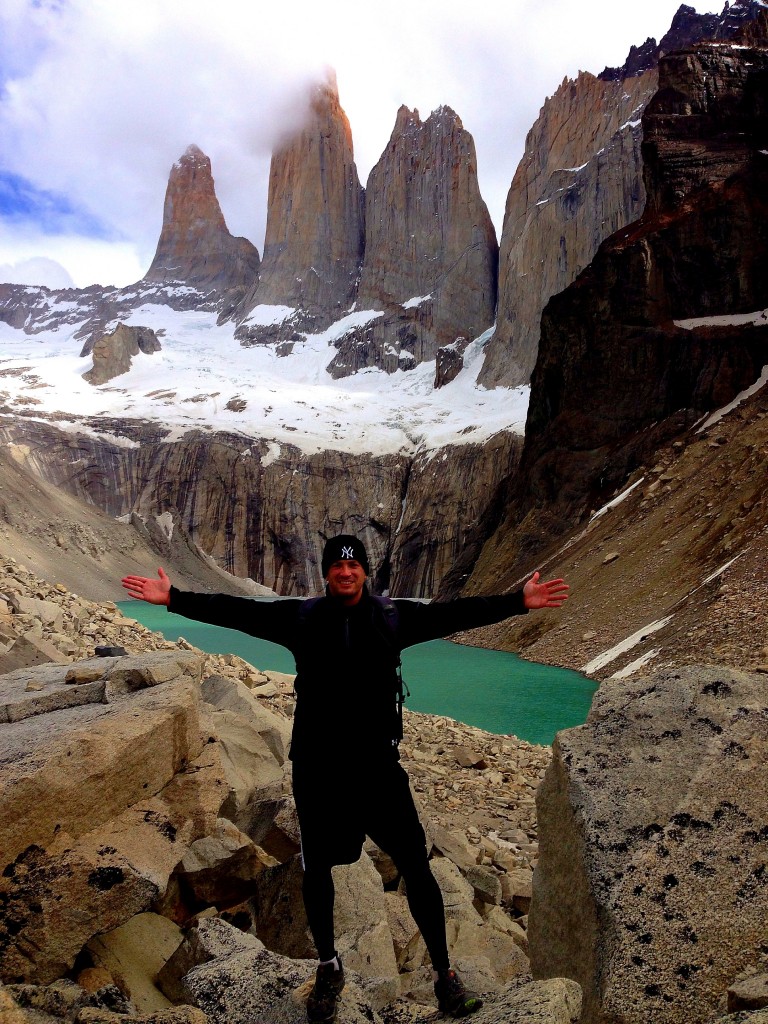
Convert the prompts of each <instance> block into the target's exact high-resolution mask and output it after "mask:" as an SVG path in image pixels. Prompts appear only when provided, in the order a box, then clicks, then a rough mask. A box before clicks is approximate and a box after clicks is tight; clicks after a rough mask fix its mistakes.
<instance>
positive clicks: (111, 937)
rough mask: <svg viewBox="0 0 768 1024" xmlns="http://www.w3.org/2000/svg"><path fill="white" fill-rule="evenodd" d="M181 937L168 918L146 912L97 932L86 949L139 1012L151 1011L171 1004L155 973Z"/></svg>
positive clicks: (179, 941)
mask: <svg viewBox="0 0 768 1024" xmlns="http://www.w3.org/2000/svg"><path fill="white" fill-rule="evenodd" d="M181 939H182V936H181V929H180V928H179V927H178V926H177V925H175V924H174V923H173V922H172V921H169V920H168V918H166V917H160V916H159V915H158V914H151V913H145V914H137V915H136V916H135V917H132V918H130V920H128V921H126V922H125V924H123V925H120V927H119V928H114V929H113V930H112V931H111V932H105V933H104V934H102V935H97V936H95V938H93V939H91V940H90V942H88V944H87V945H86V949H87V951H88V953H89V954H90V956H91V959H92V960H93V962H94V964H95V965H97V966H99V967H102V968H103V969H104V970H105V971H108V972H109V974H110V975H111V976H112V978H114V981H115V984H116V985H117V986H118V988H119V989H120V991H121V992H123V993H124V994H125V995H126V996H127V997H128V998H129V999H130V1001H131V1002H132V1003H133V1005H134V1006H135V1007H136V1009H137V1010H138V1011H139V1013H152V1012H154V1011H156V1010H164V1009H167V1008H168V1007H169V1006H170V1005H171V1004H170V1002H169V1000H168V999H167V998H166V996H164V995H163V993H162V992H161V991H160V989H159V988H158V987H157V986H156V984H155V977H156V975H157V972H158V971H159V970H160V969H161V967H162V966H163V964H164V963H165V962H166V960H168V959H169V958H170V957H171V955H172V954H173V953H174V952H175V951H176V949H177V948H178V947H179V945H180V944H181Z"/></svg>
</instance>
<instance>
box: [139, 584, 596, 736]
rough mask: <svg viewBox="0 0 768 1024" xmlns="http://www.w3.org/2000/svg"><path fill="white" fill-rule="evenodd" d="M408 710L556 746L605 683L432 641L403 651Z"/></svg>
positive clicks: (188, 632)
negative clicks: (562, 732) (560, 735)
mask: <svg viewBox="0 0 768 1024" xmlns="http://www.w3.org/2000/svg"><path fill="white" fill-rule="evenodd" d="M119 607H120V608H121V610H122V611H123V613H124V614H125V615H128V616H129V617H130V618H133V619H136V620H137V621H138V622H140V623H141V624H142V625H144V626H147V627H148V628H149V629H152V630H157V631H158V632H160V633H162V634H163V636H165V637H166V639H168V640H178V638H179V637H184V639H185V640H187V641H188V642H189V643H191V644H193V645H194V646H195V647H199V648H200V649H201V650H203V651H208V652H209V653H210V654H237V655H239V657H241V658H244V659H245V660H246V661H248V662H250V663H251V664H252V665H255V666H256V667H257V668H260V669H274V670H275V671H278V672H295V666H294V663H293V658H292V656H291V654H290V653H289V652H288V651H287V650H286V649H285V648H284V647H279V646H278V645H277V644H271V643H269V642H268V641H266V640H258V639H256V638H255V637H252V636H247V635H246V634H245V633H239V632H237V630H234V629H223V628H222V627H220V626H209V625H207V624H205V623H202V622H195V621H194V620H193V619H185V618H182V617H181V616H179V615H170V614H169V613H168V612H167V611H166V610H165V608H164V607H158V606H157V605H150V604H145V603H144V602H143V601H121V602H120V605H119ZM403 678H404V679H405V682H406V683H407V685H408V688H409V690H410V691H411V695H410V697H408V699H407V700H406V708H410V709H411V710H412V711H425V712H429V713H430V714H433V715H447V716H448V717H450V718H455V719H457V720H458V721H460V722H466V723H467V725H474V726H477V727H478V728H480V729H486V730H487V731H488V732H495V733H499V734H502V735H508V734H510V733H511V734H513V735H515V736H517V737H519V738H520V739H523V740H527V741H528V742H529V743H543V744H550V743H551V742H552V740H553V739H554V737H555V733H556V732H558V731H559V730H560V729H568V728H570V727H571V726H574V725H581V724H582V723H583V722H584V720H585V718H586V717H587V712H588V711H589V708H590V705H591V703H592V696H593V694H594V692H595V690H596V689H597V685H596V684H595V683H594V682H593V681H592V680H591V679H587V678H586V677H585V676H582V675H580V673H578V672H571V671H569V670H567V669H560V668H552V667H551V666H549V665H540V664H538V663H537V662H533V661H525V660H524V659H523V658H518V657H517V655H515V654H507V653H505V652H503V651H487V650H485V649H484V648H481V647H465V646H463V645H461V644H454V643H451V642H450V641H449V640H432V641H430V642H429V643H426V644H418V645H417V646H416V647H410V648H409V649H408V650H406V651H404V652H403Z"/></svg>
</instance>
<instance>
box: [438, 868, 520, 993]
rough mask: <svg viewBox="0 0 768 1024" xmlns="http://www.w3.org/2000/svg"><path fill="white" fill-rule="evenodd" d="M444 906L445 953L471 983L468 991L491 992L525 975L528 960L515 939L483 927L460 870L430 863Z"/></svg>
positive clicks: (472, 891)
mask: <svg viewBox="0 0 768 1024" xmlns="http://www.w3.org/2000/svg"><path fill="white" fill-rule="evenodd" d="M432 870H433V873H434V875H435V878H437V881H438V885H439V886H440V889H441V891H442V894H443V902H444V904H445V919H446V932H447V936H448V949H449V952H450V954H451V960H452V962H453V961H455V963H456V965H457V966H458V967H459V968H460V970H461V971H462V975H463V974H465V973H468V974H469V975H470V977H471V978H472V979H473V980H471V981H469V980H467V979H465V980H467V984H468V987H471V988H475V989H478V990H481V989H482V990H483V991H494V990H496V989H498V987H499V985H500V984H503V983H505V982H507V981H509V980H510V979H511V978H514V977H516V976H518V975H521V974H527V973H528V958H527V957H526V955H525V954H524V953H523V951H522V950H521V949H520V947H519V946H518V945H517V943H516V942H515V940H514V938H513V937H512V936H511V935H509V934H506V933H505V932H502V931H499V930H497V929H496V928H493V927H492V926H490V925H487V924H485V923H484V921H483V918H482V917H481V916H480V914H479V913H478V912H477V911H476V910H475V908H474V906H473V900H474V895H475V893H474V890H473V888H472V885H471V884H470V883H469V882H468V881H467V879H465V878H463V877H462V875H461V873H460V872H459V869H458V868H457V867H456V866H455V865H454V864H452V863H451V862H450V861H448V860H446V859H445V858H441V859H438V860H434V861H432Z"/></svg>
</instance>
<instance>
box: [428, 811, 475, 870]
mask: <svg viewBox="0 0 768 1024" xmlns="http://www.w3.org/2000/svg"><path fill="white" fill-rule="evenodd" d="M429 835H430V838H431V840H432V848H433V850H437V851H438V853H440V854H442V856H443V857H447V858H448V859H449V860H450V861H452V862H453V863H454V864H455V865H456V867H458V868H460V869H461V870H462V871H466V870H467V869H468V868H471V867H473V866H474V865H475V864H476V863H477V855H476V854H475V852H474V851H473V850H472V847H471V846H470V845H469V843H468V842H467V838H466V836H464V835H463V834H461V833H459V832H449V831H448V829H447V828H443V827H442V825H438V824H437V822H434V821H433V822H430V825H429Z"/></svg>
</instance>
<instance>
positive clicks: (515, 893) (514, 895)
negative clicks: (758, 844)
mask: <svg viewBox="0 0 768 1024" xmlns="http://www.w3.org/2000/svg"><path fill="white" fill-rule="evenodd" d="M500 882H501V895H502V902H503V903H505V904H506V905H507V906H510V907H513V908H514V909H515V910H516V911H517V912H518V913H519V914H527V913H528V911H529V910H530V907H531V896H532V893H533V872H532V871H531V869H530V868H524V867H523V868H513V869H512V870H511V871H507V872H506V873H505V874H503V875H502V876H501V879H500Z"/></svg>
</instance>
